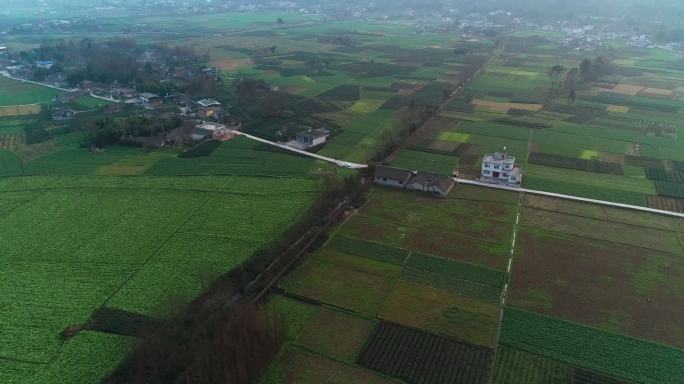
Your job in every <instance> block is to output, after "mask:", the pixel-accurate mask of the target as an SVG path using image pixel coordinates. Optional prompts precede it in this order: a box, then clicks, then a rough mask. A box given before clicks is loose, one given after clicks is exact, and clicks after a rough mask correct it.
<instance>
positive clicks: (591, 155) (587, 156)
mask: <svg viewBox="0 0 684 384" xmlns="http://www.w3.org/2000/svg"><path fill="white" fill-rule="evenodd" d="M599 155H600V154H599V152H598V151H592V150H590V149H585V150H584V151H582V154H580V159H584V160H591V159H595V158H597V157H599Z"/></svg>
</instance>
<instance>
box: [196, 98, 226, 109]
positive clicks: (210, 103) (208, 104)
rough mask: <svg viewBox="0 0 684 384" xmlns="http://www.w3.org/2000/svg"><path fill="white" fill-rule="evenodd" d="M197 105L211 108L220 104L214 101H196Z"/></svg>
mask: <svg viewBox="0 0 684 384" xmlns="http://www.w3.org/2000/svg"><path fill="white" fill-rule="evenodd" d="M197 104H199V105H200V106H202V107H213V106H217V105H221V103H219V102H218V101H216V100H214V99H202V100H200V101H198V102H197Z"/></svg>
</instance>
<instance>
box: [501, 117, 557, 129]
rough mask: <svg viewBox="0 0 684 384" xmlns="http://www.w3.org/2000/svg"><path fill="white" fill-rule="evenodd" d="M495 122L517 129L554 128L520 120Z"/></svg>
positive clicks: (504, 119)
mask: <svg viewBox="0 0 684 384" xmlns="http://www.w3.org/2000/svg"><path fill="white" fill-rule="evenodd" d="M494 121H496V122H497V123H500V124H506V125H514V126H516V127H523V128H530V129H548V128H551V127H552V126H551V125H550V124H544V123H533V122H531V121H520V120H514V119H506V118H502V119H496V120H494Z"/></svg>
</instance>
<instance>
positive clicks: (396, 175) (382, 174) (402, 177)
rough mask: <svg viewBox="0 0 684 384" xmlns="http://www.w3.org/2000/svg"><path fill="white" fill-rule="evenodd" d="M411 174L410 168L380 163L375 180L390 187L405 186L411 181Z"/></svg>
mask: <svg viewBox="0 0 684 384" xmlns="http://www.w3.org/2000/svg"><path fill="white" fill-rule="evenodd" d="M411 176H412V174H411V171H409V170H408V169H401V168H394V167H387V166H384V165H378V166H377V167H375V173H374V174H373V182H374V183H376V184H379V185H385V186H388V187H397V188H405V187H406V183H407V182H408V181H409V179H410V178H411Z"/></svg>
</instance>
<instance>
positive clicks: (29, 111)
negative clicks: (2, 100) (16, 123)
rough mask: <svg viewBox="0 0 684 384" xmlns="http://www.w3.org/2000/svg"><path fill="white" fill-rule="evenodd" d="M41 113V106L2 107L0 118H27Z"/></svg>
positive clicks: (0, 108)
mask: <svg viewBox="0 0 684 384" xmlns="http://www.w3.org/2000/svg"><path fill="white" fill-rule="evenodd" d="M38 113H40V104H26V105H12V106H4V107H3V106H0V116H2V117H5V116H26V115H35V114H38Z"/></svg>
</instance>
